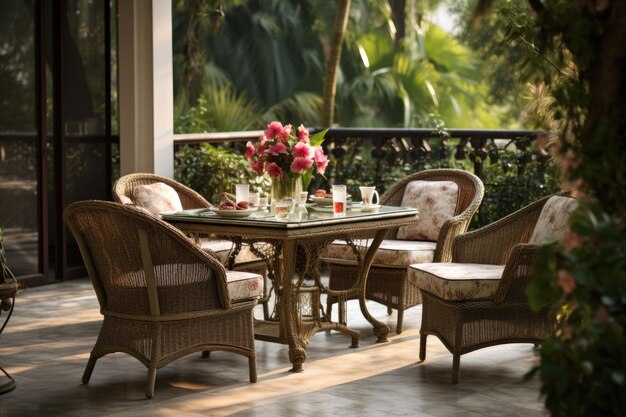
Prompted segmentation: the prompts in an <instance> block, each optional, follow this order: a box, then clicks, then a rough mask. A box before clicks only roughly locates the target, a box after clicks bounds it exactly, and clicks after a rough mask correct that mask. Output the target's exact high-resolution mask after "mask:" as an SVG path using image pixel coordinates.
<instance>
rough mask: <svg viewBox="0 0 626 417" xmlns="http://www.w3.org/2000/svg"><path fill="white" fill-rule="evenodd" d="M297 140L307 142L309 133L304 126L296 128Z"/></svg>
mask: <svg viewBox="0 0 626 417" xmlns="http://www.w3.org/2000/svg"><path fill="white" fill-rule="evenodd" d="M298 140H299V141H300V142H308V141H309V131H308V130H307V129H306V128H305V127H304V125H300V126H299V127H298Z"/></svg>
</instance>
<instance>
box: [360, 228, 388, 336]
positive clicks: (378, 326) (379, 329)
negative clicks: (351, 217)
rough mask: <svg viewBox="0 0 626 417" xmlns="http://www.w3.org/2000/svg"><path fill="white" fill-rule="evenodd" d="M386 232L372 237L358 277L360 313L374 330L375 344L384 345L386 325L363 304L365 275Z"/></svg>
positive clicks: (380, 232)
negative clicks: (359, 283)
mask: <svg viewBox="0 0 626 417" xmlns="http://www.w3.org/2000/svg"><path fill="white" fill-rule="evenodd" d="M387 232H388V230H387V229H385V230H378V231H377V232H376V235H375V236H374V239H373V241H372V244H371V245H370V247H369V248H368V249H367V253H366V254H365V257H364V258H363V264H362V265H361V269H360V270H361V277H360V278H361V279H360V282H361V285H360V287H361V288H360V289H359V306H360V307H361V313H362V314H363V317H365V318H366V319H367V321H369V322H370V323H371V324H372V326H373V328H374V336H376V337H377V339H376V343H384V342H388V341H389V339H387V335H388V334H389V326H388V325H387V324H386V323H383V322H380V321H378V320H376V319H375V318H374V317H373V316H372V315H371V314H370V312H369V311H368V310H367V305H366V304H365V289H366V288H367V275H368V273H369V270H370V265H371V264H372V260H373V259H374V254H376V251H377V250H378V247H379V246H380V244H381V242H382V241H383V239H384V238H385V235H386V234H387Z"/></svg>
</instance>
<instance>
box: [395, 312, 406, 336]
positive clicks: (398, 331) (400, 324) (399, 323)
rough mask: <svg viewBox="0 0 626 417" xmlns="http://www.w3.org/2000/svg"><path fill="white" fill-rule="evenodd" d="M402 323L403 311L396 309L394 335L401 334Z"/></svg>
mask: <svg viewBox="0 0 626 417" xmlns="http://www.w3.org/2000/svg"><path fill="white" fill-rule="evenodd" d="M403 322H404V309H403V308H399V309H398V322H397V323H396V333H397V334H400V333H402V323H403Z"/></svg>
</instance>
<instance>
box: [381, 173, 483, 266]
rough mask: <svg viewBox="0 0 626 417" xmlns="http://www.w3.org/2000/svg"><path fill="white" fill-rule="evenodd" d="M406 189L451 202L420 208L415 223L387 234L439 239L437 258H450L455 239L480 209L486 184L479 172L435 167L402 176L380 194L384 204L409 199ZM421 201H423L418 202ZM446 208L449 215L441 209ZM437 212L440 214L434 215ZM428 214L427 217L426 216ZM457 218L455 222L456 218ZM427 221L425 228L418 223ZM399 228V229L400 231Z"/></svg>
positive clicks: (392, 203) (390, 236) (392, 237)
mask: <svg viewBox="0 0 626 417" xmlns="http://www.w3.org/2000/svg"><path fill="white" fill-rule="evenodd" d="M407 190H412V191H413V192H415V193H417V194H419V197H418V198H419V199H424V200H427V199H430V196H431V195H433V196H436V197H437V199H438V200H439V202H440V203H444V204H447V205H449V207H446V209H445V210H433V211H427V210H425V208H424V207H416V208H417V209H418V210H420V208H422V210H420V214H419V216H418V217H419V220H418V221H417V223H416V224H415V225H412V226H408V228H407V227H406V226H405V228H401V229H400V230H398V229H394V230H392V231H390V233H389V234H388V235H387V237H388V238H391V239H395V238H398V239H401V238H404V237H406V236H411V231H410V228H411V227H414V230H413V233H414V235H417V236H424V237H426V238H427V239H426V240H435V241H437V250H436V251H435V262H439V261H450V259H451V257H452V254H451V247H452V246H451V245H452V240H453V238H454V237H455V236H457V235H458V234H460V233H463V232H465V231H466V230H467V227H468V226H469V223H470V221H471V219H472V217H473V216H474V214H475V213H476V211H477V210H478V207H479V206H480V203H481V201H482V199H483V195H484V192H485V188H484V186H483V183H482V181H481V180H480V178H478V177H477V176H476V175H474V174H472V173H470V172H467V171H462V170H458V169H432V170H426V171H421V172H418V173H415V174H412V175H409V176H408V177H406V178H404V179H402V180H401V181H399V182H397V183H396V184H394V185H393V186H392V187H391V188H390V189H389V190H387V191H386V192H385V193H384V194H383V195H382V196H381V198H380V201H381V204H384V205H391V206H400V205H402V204H403V201H404V202H405V203H406V202H407V201H408V199H407V197H408V196H405V192H406V191H407ZM417 204H421V203H417ZM443 211H446V212H447V215H446V214H444V213H442V212H443ZM435 216H438V217H437V218H435ZM427 217H428V218H427ZM453 221H454V222H453ZM419 222H422V225H426V228H424V227H421V226H419ZM399 232H400V233H399Z"/></svg>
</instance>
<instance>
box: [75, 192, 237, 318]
mask: <svg viewBox="0 0 626 417" xmlns="http://www.w3.org/2000/svg"><path fill="white" fill-rule="evenodd" d="M65 220H66V223H67V225H68V227H69V228H70V230H71V231H72V233H73V235H74V237H75V238H76V242H77V243H78V246H79V248H80V251H81V254H82V257H83V260H84V262H85V266H86V267H87V271H88V273H89V276H90V278H91V281H92V283H93V286H94V289H95V290H96V294H97V296H98V301H99V303H100V307H101V311H102V312H103V314H111V313H114V314H118V315H120V314H121V315H125V316H158V315H163V314H180V313H187V312H195V311H206V310H210V309H214V308H228V307H229V306H230V301H229V296H228V289H227V286H226V272H225V270H224V267H223V266H222V264H221V263H220V262H219V260H218V259H217V258H215V257H212V256H211V255H207V254H205V253H204V252H202V251H201V250H199V249H198V248H197V247H196V246H195V245H194V244H193V243H192V242H191V241H190V240H189V239H188V238H187V237H186V236H185V235H183V234H182V233H181V232H180V231H179V230H177V229H175V228H174V227H172V226H170V225H169V224H167V223H165V222H163V221H161V220H159V219H157V218H155V217H154V216H151V215H149V214H147V213H145V212H143V211H142V210H140V209H137V208H135V207H133V206H129V205H123V204H119V203H112V202H106V201H81V202H76V203H73V204H71V205H70V206H68V207H67V208H66V209H65Z"/></svg>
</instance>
